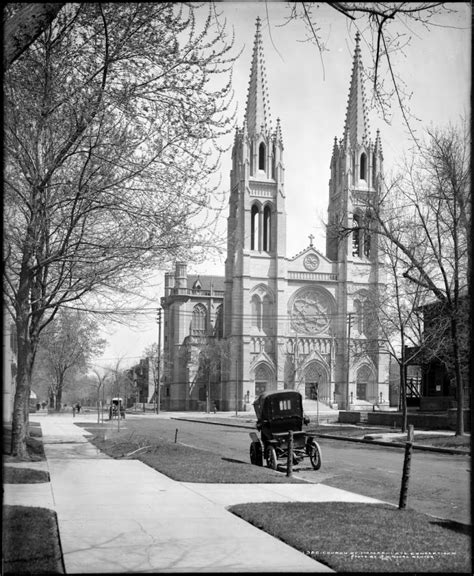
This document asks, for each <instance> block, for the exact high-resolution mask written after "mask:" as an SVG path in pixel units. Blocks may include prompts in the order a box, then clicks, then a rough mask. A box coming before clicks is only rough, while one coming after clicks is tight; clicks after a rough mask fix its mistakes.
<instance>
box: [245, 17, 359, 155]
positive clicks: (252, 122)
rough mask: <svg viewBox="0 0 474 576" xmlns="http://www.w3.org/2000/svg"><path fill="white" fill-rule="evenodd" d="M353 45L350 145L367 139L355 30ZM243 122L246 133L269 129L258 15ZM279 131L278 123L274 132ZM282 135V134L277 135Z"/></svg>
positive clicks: (347, 139)
mask: <svg viewBox="0 0 474 576" xmlns="http://www.w3.org/2000/svg"><path fill="white" fill-rule="evenodd" d="M355 41H356V46H355V51H354V59H353V64H352V75H351V84H350V89H349V98H348V102H347V110H346V119H345V124H344V137H343V143H344V145H346V146H347V145H350V146H351V147H352V148H354V147H356V146H357V145H361V144H367V143H368V142H369V121H368V117H367V110H366V108H367V105H366V97H365V90H364V81H363V64H362V56H361V49H360V34H359V32H357V33H356V37H355ZM245 124H246V129H247V133H248V134H258V133H261V132H264V133H265V132H269V131H270V130H271V116H270V101H269V97H268V85H267V77H266V70H265V59H264V54H263V43H262V33H261V21H260V17H257V22H256V32H255V40H254V45H253V54H252V66H251V71H250V81H249V88H248V93H247V105H246V110H245ZM279 130H280V126H279V122H277V131H279ZM280 137H281V134H280Z"/></svg>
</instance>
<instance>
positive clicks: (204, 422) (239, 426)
mask: <svg viewBox="0 0 474 576" xmlns="http://www.w3.org/2000/svg"><path fill="white" fill-rule="evenodd" d="M170 420H181V422H198V423H199V424H212V425H213V426H227V427H229V428H246V429H247V430H256V428H255V426H250V425H249V424H239V423H235V424H227V423H226V422H213V421H211V420H205V419H204V418H202V419H201V418H195V419H194V418H180V417H178V418H173V417H171V418H170Z"/></svg>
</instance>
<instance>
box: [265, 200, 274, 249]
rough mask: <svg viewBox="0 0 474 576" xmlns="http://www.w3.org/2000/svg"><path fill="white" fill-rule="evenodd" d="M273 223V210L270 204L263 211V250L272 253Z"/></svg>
mask: <svg viewBox="0 0 474 576" xmlns="http://www.w3.org/2000/svg"><path fill="white" fill-rule="evenodd" d="M271 221H272V209H271V206H269V205H268V204H267V205H266V206H265V208H264V210H263V250H264V252H270V250H271Z"/></svg>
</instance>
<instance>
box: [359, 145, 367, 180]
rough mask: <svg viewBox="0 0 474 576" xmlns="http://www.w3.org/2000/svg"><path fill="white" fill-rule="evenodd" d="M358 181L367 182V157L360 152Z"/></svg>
mask: <svg viewBox="0 0 474 576" xmlns="http://www.w3.org/2000/svg"><path fill="white" fill-rule="evenodd" d="M359 178H360V180H367V155H366V154H365V152H362V154H361V155H360V177H359Z"/></svg>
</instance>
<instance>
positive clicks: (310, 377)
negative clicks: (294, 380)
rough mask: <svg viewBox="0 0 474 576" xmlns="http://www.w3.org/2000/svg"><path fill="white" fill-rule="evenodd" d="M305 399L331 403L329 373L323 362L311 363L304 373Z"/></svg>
mask: <svg viewBox="0 0 474 576" xmlns="http://www.w3.org/2000/svg"><path fill="white" fill-rule="evenodd" d="M304 397H305V399H307V400H316V399H318V400H319V401H321V402H329V401H330V398H329V385H328V373H327V370H326V368H325V366H324V365H323V364H321V362H311V363H310V364H308V366H307V367H306V369H305V371H304Z"/></svg>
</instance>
